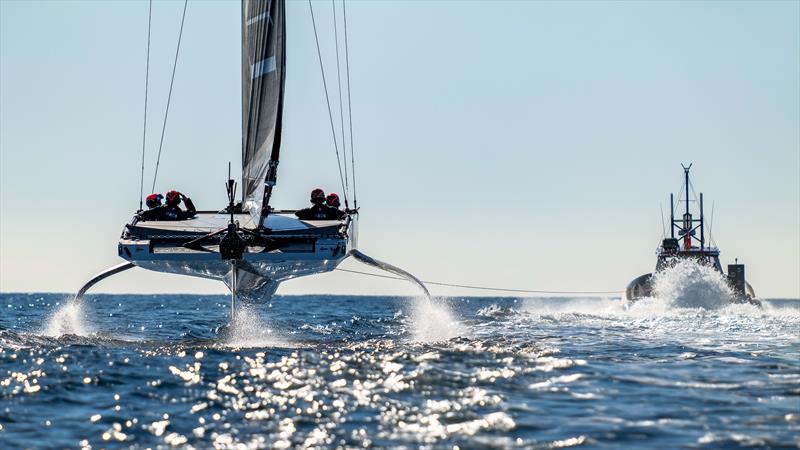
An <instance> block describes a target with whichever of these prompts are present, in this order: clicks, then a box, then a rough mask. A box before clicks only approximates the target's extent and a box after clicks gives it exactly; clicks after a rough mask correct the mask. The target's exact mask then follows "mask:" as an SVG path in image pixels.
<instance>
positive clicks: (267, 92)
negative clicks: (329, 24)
mask: <svg viewBox="0 0 800 450" xmlns="http://www.w3.org/2000/svg"><path fill="white" fill-rule="evenodd" d="M285 9H286V8H285V1H284V0H242V209H243V210H245V211H247V212H249V213H250V215H251V216H252V217H253V218H254V219H259V221H258V226H260V225H261V224H262V223H263V219H264V218H265V217H266V216H267V215H268V214H269V210H270V206H269V201H270V198H271V196H272V189H273V188H274V187H275V184H276V182H277V178H278V161H279V156H280V146H281V128H282V121H283V96H284V90H285V82H286V59H285V53H286V39H285V37H286V18H285Z"/></svg>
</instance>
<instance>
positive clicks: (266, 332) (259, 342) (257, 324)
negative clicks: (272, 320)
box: [225, 304, 293, 347]
mask: <svg viewBox="0 0 800 450" xmlns="http://www.w3.org/2000/svg"><path fill="white" fill-rule="evenodd" d="M225 345H227V346H230V347H293V345H292V343H291V342H289V341H287V340H286V339H283V338H282V337H280V336H278V334H277V333H276V332H275V330H274V328H273V327H272V326H271V325H270V324H269V323H267V322H266V321H265V320H263V319H262V318H261V317H259V315H258V311H257V310H256V309H255V308H254V307H252V306H249V305H247V304H241V305H238V306H237V308H236V312H235V314H234V315H233V320H232V321H231V323H230V326H229V328H228V332H227V336H226V339H225Z"/></svg>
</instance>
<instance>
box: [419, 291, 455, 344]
mask: <svg viewBox="0 0 800 450" xmlns="http://www.w3.org/2000/svg"><path fill="white" fill-rule="evenodd" d="M411 321H412V335H413V337H412V339H413V340H414V341H415V342H441V341H447V340H450V339H452V338H455V337H458V336H460V335H461V334H463V329H462V326H461V324H460V323H459V322H458V320H457V319H456V317H455V315H454V314H453V312H452V310H451V309H450V306H449V305H448V304H447V303H446V302H445V301H444V299H441V298H440V299H437V301H434V300H433V299H432V298H430V297H426V296H419V297H415V298H414V304H413V309H412V311H411Z"/></svg>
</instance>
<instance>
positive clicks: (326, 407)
mask: <svg viewBox="0 0 800 450" xmlns="http://www.w3.org/2000/svg"><path fill="white" fill-rule="evenodd" d="M660 295H662V296H663V297H664V298H655V299H647V300H643V301H641V302H639V303H636V304H634V305H633V306H632V307H630V308H625V307H624V306H623V303H622V302H621V301H620V300H619V299H613V298H609V299H601V298H527V299H526V298H504V297H481V298H478V297H468V298H437V299H434V300H433V301H428V300H427V299H424V298H407V297H381V296H367V297H362V296H320V295H313V296H278V297H275V298H274V299H272V300H271V301H270V302H269V303H267V304H260V305H251V306H248V307H246V308H242V309H240V310H238V311H237V313H236V315H235V318H234V320H233V321H232V322H231V321H230V320H229V312H230V311H229V300H228V298H227V297H225V296H190V295H155V296H152V295H90V296H88V297H87V298H85V299H84V300H83V301H82V302H81V303H79V304H75V303H73V302H72V301H71V298H70V296H69V295H58V294H2V295H0V307H1V308H2V315H0V347H1V348H0V448H4V449H5V448H27V447H40V448H79V447H92V448H128V447H132V448H148V447H149V448H158V447H161V448H173V447H187V448H188V447H190V446H191V447H194V448H212V447H215V448H279V449H280V448H368V447H378V448H381V447H402V448H455V447H458V448H461V449H481V448H487V449H489V448H563V447H573V446H575V447H587V448H678V447H688V448H737V447H750V446H762V447H767V448H797V447H798V446H800V301H799V300H771V301H766V302H765V303H764V306H763V308H758V307H755V306H752V305H732V306H724V305H723V306H721V307H716V308H711V309H708V308H700V307H691V301H690V300H691V296H692V295H696V293H693V292H692V291H691V290H689V291H687V292H677V293H676V292H671V293H670V292H666V293H663V294H660ZM719 295H722V294H719ZM670 296H672V297H670ZM673 297H674V298H673ZM687 298H688V300H687ZM700 300H701V301H702V304H703V305H706V304H707V303H708V302H707V299H705V298H703V299H700ZM687 305H688V307H687Z"/></svg>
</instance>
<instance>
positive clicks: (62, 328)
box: [41, 299, 93, 337]
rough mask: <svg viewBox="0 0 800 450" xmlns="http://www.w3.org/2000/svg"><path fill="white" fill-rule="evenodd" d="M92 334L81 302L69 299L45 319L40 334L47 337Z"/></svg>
mask: <svg viewBox="0 0 800 450" xmlns="http://www.w3.org/2000/svg"><path fill="white" fill-rule="evenodd" d="M92 333H93V330H92V329H91V326H89V324H88V321H87V319H86V314H85V312H84V310H83V302H81V301H80V300H76V299H70V300H69V301H67V302H66V303H64V304H63V305H60V306H59V307H58V309H56V310H55V311H53V313H52V314H50V316H49V317H48V318H47V321H46V323H45V325H44V328H42V330H41V334H42V335H44V336H48V337H60V336H64V335H67V334H72V335H76V336H89V335H90V334H92Z"/></svg>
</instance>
